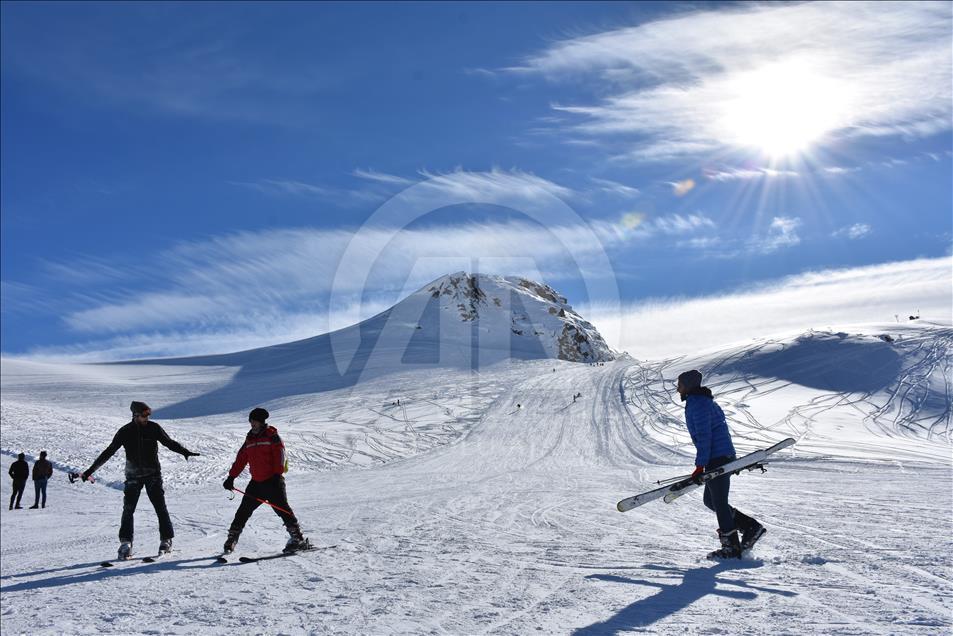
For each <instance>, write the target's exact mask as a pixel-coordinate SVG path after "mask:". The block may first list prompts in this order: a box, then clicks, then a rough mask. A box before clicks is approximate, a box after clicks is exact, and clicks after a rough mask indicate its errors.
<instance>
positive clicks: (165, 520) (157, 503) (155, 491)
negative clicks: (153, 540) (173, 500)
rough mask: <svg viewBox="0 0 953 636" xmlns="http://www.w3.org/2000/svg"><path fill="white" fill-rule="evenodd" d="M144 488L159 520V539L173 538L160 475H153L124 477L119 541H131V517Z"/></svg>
mask: <svg viewBox="0 0 953 636" xmlns="http://www.w3.org/2000/svg"><path fill="white" fill-rule="evenodd" d="M143 487H145V489H146V494H147V495H149V501H151V502H152V507H153V508H155V510H156V517H158V519H159V538H160V539H163V540H165V539H171V538H172V537H174V536H175V532H174V531H173V530H172V519H171V518H170V517H169V509H168V507H167V506H166V505H165V489H164V488H163V487H162V475H161V474H160V473H153V474H151V475H146V476H142V477H130V476H128V475H127V476H126V484H125V487H124V488H123V491H122V493H123V498H122V521H121V522H120V524H119V540H120V541H132V536H133V517H134V515H135V513H136V505H137V504H138V503H139V495H140V494H141V493H142V489H143Z"/></svg>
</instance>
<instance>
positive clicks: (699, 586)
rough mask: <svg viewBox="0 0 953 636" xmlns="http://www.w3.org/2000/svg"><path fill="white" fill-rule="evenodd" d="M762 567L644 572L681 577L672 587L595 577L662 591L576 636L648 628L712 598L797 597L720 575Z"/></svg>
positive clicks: (728, 564)
mask: <svg viewBox="0 0 953 636" xmlns="http://www.w3.org/2000/svg"><path fill="white" fill-rule="evenodd" d="M761 565H762V563H761V562H760V561H740V562H724V563H718V564H716V565H714V566H711V567H701V568H694V569H690V570H680V569H677V568H666V567H661V566H655V565H646V566H644V568H643V569H646V570H657V571H661V572H664V573H665V574H667V575H669V576H672V577H676V576H679V575H681V576H682V580H681V582H680V583H673V584H667V583H660V582H658V581H647V580H644V579H633V578H628V577H624V576H617V575H614V574H592V575H590V576H587V577H586V578H587V579H592V580H596V581H606V582H609V583H628V584H632V585H644V586H649V587H657V588H659V591H658V592H657V593H656V594H654V595H652V596H647V597H645V598H643V599H640V600H638V601H636V602H634V603H632V604H631V605H627V606H626V607H623V608H622V609H621V610H619V611H618V612H616V614H615V615H614V616H612V617H610V618H608V619H606V620H604V621H601V622H599V623H593V624H592V625H589V626H587V627H581V628H579V629H577V630H575V631H574V632H573V634H578V635H596V634H598V635H600V636H601V635H604V634H616V633H619V632H624V631H627V630H631V629H638V628H646V627H649V626H651V625H652V624H654V623H656V622H658V621H660V620H662V619H664V618H666V617H668V616H672V615H673V614H676V613H677V612H679V611H681V610H683V609H685V608H686V607H688V606H689V605H691V604H692V603H694V602H695V601H698V600H700V599H702V598H704V597H705V596H708V595H709V594H713V595H715V596H722V597H725V598H730V599H735V600H740V601H750V600H753V599H755V598H756V597H757V594H756V592H766V593H769V594H778V595H781V596H796V595H797V594H796V593H795V592H790V591H788V590H773V589H770V588H765V587H757V586H754V585H750V584H748V583H746V582H744V581H732V580H727V579H721V578H718V575H719V574H722V573H724V572H726V571H733V570H740V569H753V568H759V567H761ZM719 586H735V587H738V588H742V589H738V590H730V589H723V588H719Z"/></svg>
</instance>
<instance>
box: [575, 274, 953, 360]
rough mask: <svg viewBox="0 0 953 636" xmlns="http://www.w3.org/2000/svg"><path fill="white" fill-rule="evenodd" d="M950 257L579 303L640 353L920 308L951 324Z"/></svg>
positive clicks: (885, 319)
mask: <svg viewBox="0 0 953 636" xmlns="http://www.w3.org/2000/svg"><path fill="white" fill-rule="evenodd" d="M951 272H953V269H951V261H950V258H949V257H946V258H936V259H924V260H915V261H905V262H899V263H887V264H883V265H875V266H871V267H859V268H849V269H835V270H825V271H816V272H808V273H804V274H799V275H796V276H791V277H788V278H784V279H780V280H777V281H773V282H770V283H765V284H761V285H757V286H755V287H753V288H750V289H738V290H735V291H733V292H730V293H726V294H719V295H715V296H705V297H701V298H653V299H646V300H642V301H639V302H636V303H633V304H631V305H629V306H627V307H626V308H624V309H623V310H622V311H621V312H619V311H618V310H616V309H613V310H611V311H606V310H605V309H604V308H602V307H600V306H598V305H594V306H591V307H588V308H580V311H582V312H583V315H584V316H586V317H587V318H588V319H589V320H590V321H591V322H593V324H595V325H596V327H597V328H598V329H599V331H600V332H601V333H602V334H603V336H604V337H605V338H606V339H607V341H608V342H609V344H610V346H613V347H615V348H618V349H621V350H624V351H628V352H629V353H631V354H632V355H633V356H636V357H639V358H651V357H662V356H666V357H668V356H674V355H683V354H694V353H698V352H700V351H704V350H707V349H715V348H720V347H723V346H725V345H728V344H731V343H737V342H739V341H748V340H750V339H751V338H760V337H770V336H775V335H778V334H783V333H791V332H793V333H798V332H802V331H806V330H808V329H810V328H818V329H827V328H831V327H833V328H835V329H836V328H838V327H841V326H844V325H849V324H857V323H878V322H879V323H885V325H886V328H889V324H890V323H894V321H895V318H894V316H895V315H899V316H900V317H901V319H902V318H903V317H904V316H906V315H908V314H909V313H912V312H914V311H916V309H917V308H919V309H920V310H921V316H922V318H923V319H925V320H937V321H944V322H946V323H949V321H950V311H951V307H953V291H951V289H953V273H951Z"/></svg>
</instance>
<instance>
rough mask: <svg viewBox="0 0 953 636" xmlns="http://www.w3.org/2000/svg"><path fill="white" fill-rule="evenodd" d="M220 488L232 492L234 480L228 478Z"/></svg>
mask: <svg viewBox="0 0 953 636" xmlns="http://www.w3.org/2000/svg"><path fill="white" fill-rule="evenodd" d="M222 487H223V488H225V490H233V489H234V488H235V478H234V477H229V478H228V479H226V480H225V481H223V482H222Z"/></svg>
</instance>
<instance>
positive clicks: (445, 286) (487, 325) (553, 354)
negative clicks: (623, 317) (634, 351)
mask: <svg viewBox="0 0 953 636" xmlns="http://www.w3.org/2000/svg"><path fill="white" fill-rule="evenodd" d="M423 292H425V293H427V294H429V295H430V298H431V299H433V300H435V301H437V302H438V304H439V308H440V312H441V313H444V312H449V313H450V315H452V316H455V317H457V318H458V319H459V321H460V322H461V323H463V324H464V325H466V323H470V324H471V327H470V328H471V329H472V330H473V331H475V332H476V337H477V339H478V340H479V347H480V348H481V349H493V350H503V351H507V350H508V351H509V352H510V353H511V354H512V357H514V358H527V357H529V358H557V359H559V360H568V361H571V362H605V361H609V360H613V359H615V357H616V354H615V352H613V351H612V350H611V349H610V348H609V346H608V345H607V344H606V342H605V340H603V338H602V336H601V335H600V334H599V331H598V330H597V329H596V328H595V327H593V326H592V324H591V323H589V322H587V321H586V320H584V319H583V318H582V316H580V315H579V314H577V313H576V312H575V311H574V310H573V308H572V306H571V305H569V303H568V301H567V300H566V298H565V297H564V296H560V295H559V294H558V293H556V291H555V290H554V289H553V288H552V287H550V286H548V285H544V284H542V283H537V282H535V281H531V280H528V279H526V278H519V277H514V276H489V275H486V274H467V273H465V272H457V273H455V274H448V275H446V276H442V277H441V278H438V279H437V280H435V281H433V282H432V283H430V284H429V285H427V286H425V287H424V288H423V289H422V290H420V291H419V292H417V294H414V295H413V296H411V297H410V298H413V297H414V296H417V295H419V294H421V293H423ZM410 298H408V299H407V300H410ZM405 302H406V301H405ZM421 328H422V329H427V328H432V325H421Z"/></svg>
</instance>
